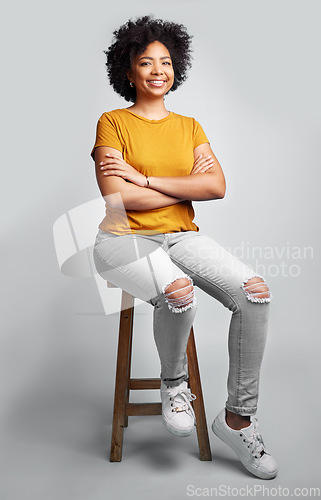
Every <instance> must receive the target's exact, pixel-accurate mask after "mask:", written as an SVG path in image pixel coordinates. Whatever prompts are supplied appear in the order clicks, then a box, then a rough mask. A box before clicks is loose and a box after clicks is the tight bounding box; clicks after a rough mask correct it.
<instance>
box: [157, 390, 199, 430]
mask: <svg viewBox="0 0 321 500" xmlns="http://www.w3.org/2000/svg"><path fill="white" fill-rule="evenodd" d="M161 398H162V417H163V422H164V425H165V427H166V429H167V430H168V431H169V432H171V433H172V434H174V435H175V436H180V437H185V436H190V435H191V434H192V432H193V428H194V425H195V414H194V410H193V408H192V405H191V403H190V402H191V401H193V400H194V399H196V396H195V395H194V394H192V393H191V391H190V389H188V387H187V382H182V383H181V384H180V385H178V386H176V387H167V386H166V385H165V384H164V383H163V381H162V383H161Z"/></svg>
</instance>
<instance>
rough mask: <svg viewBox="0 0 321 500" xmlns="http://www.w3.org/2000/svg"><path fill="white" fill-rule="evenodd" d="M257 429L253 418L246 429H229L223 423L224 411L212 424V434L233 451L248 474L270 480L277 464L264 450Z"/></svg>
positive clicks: (273, 475) (275, 473) (274, 474)
mask: <svg viewBox="0 0 321 500" xmlns="http://www.w3.org/2000/svg"><path fill="white" fill-rule="evenodd" d="M257 427H258V421H257V419H256V418H254V419H253V421H252V422H251V425H249V426H248V427H243V429H240V430H234V429H231V427H229V426H228V425H227V423H226V421H225V409H224V410H222V411H221V412H220V413H219V414H218V416H217V417H216V419H215V420H214V422H213V424H212V430H213V432H214V434H216V436H217V437H219V438H220V439H221V440H222V441H224V443H226V444H228V445H229V446H230V447H231V448H232V449H233V450H234V451H235V453H236V454H237V456H238V458H239V459H240V461H241V462H242V464H243V465H244V467H245V468H246V469H247V470H248V471H249V472H252V474H254V476H257V477H259V478H261V479H272V478H273V477H275V476H276V475H277V471H278V470H277V464H276V461H275V460H274V458H273V457H272V456H271V454H270V453H269V452H268V451H267V449H266V448H265V446H264V442H263V439H262V436H261V435H260V434H259V433H258V432H257V431H256V429H257Z"/></svg>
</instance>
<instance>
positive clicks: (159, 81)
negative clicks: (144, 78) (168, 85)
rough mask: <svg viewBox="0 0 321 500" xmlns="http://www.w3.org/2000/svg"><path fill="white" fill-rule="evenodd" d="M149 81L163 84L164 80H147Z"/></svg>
mask: <svg viewBox="0 0 321 500" xmlns="http://www.w3.org/2000/svg"><path fill="white" fill-rule="evenodd" d="M148 81H149V83H154V84H155V85H163V83H164V80H148Z"/></svg>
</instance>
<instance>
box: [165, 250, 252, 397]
mask: <svg viewBox="0 0 321 500" xmlns="http://www.w3.org/2000/svg"><path fill="white" fill-rule="evenodd" d="M171 260H172V261H173V262H174V263H175V264H177V265H179V262H178V261H177V260H176V259H175V258H173V257H171ZM181 265H182V264H181ZM184 267H186V269H188V268H187V266H184ZM193 275H195V276H198V277H199V278H202V279H203V280H204V281H206V282H207V283H209V284H211V285H214V286H216V287H217V288H218V289H219V290H221V291H222V292H223V293H226V294H227V295H228V296H229V298H230V299H231V300H232V301H233V302H234V304H235V305H236V307H237V311H238V312H239V314H240V329H239V336H238V337H239V338H238V366H237V370H236V384H235V385H236V391H235V392H236V399H237V403H238V406H239V400H240V398H239V394H240V378H241V358H242V355H241V345H242V331H243V329H242V326H243V325H242V323H243V316H242V309H241V307H239V305H238V303H237V302H236V300H235V299H234V297H233V296H231V295H230V293H229V292H228V291H227V290H223V288H222V287H220V286H219V285H217V284H216V283H213V282H211V281H209V280H208V279H207V278H204V277H203V276H200V275H199V274H198V273H197V272H193ZM235 312H236V311H235Z"/></svg>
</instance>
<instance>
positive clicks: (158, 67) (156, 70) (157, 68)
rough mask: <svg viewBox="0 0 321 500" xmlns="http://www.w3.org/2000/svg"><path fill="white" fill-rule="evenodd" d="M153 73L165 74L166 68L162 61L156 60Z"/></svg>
mask: <svg viewBox="0 0 321 500" xmlns="http://www.w3.org/2000/svg"><path fill="white" fill-rule="evenodd" d="M152 73H153V74H156V75H160V74H164V69H163V67H162V66H161V64H160V63H157V62H155V64H154V66H153V70H152Z"/></svg>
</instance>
